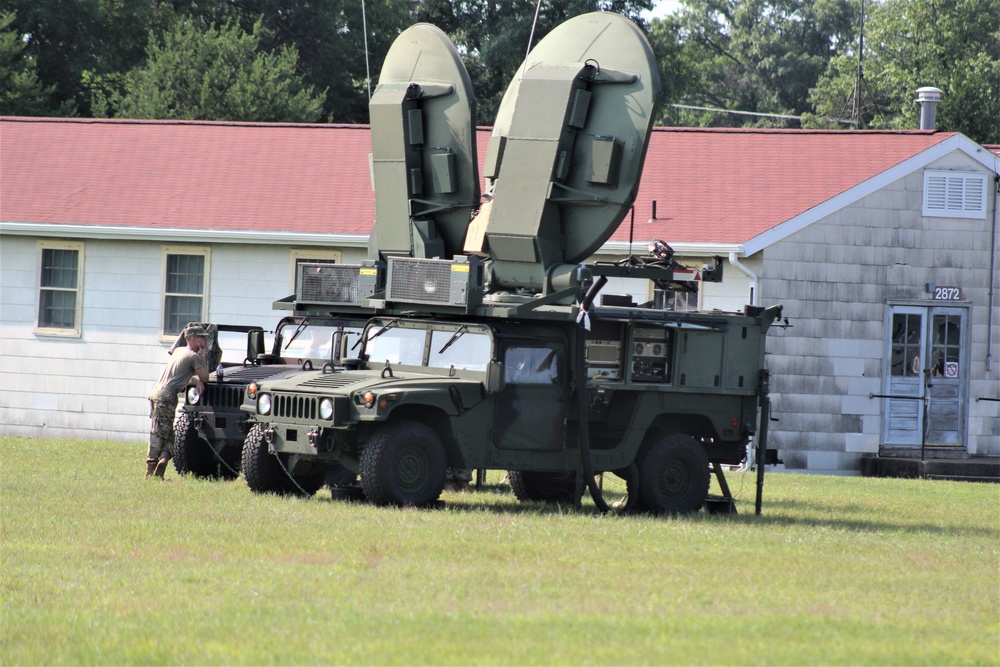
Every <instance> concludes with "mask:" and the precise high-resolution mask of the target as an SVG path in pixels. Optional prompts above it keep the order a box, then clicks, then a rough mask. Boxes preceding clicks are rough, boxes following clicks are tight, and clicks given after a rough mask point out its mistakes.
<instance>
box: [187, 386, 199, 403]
mask: <svg viewBox="0 0 1000 667" xmlns="http://www.w3.org/2000/svg"><path fill="white" fill-rule="evenodd" d="M200 400H201V392H200V391H198V387H188V390H187V402H188V405H198V401H200Z"/></svg>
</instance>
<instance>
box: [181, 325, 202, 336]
mask: <svg viewBox="0 0 1000 667" xmlns="http://www.w3.org/2000/svg"><path fill="white" fill-rule="evenodd" d="M183 333H184V337H185V338H194V337H196V336H197V337H200V338H208V332H206V331H205V329H204V328H203V327H200V326H197V325H194V324H189V325H187V326H186V327H184V332H183Z"/></svg>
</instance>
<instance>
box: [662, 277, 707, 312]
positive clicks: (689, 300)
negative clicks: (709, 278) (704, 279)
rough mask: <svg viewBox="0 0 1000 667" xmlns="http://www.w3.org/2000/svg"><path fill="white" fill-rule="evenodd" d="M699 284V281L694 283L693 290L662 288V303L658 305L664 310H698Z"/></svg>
mask: <svg viewBox="0 0 1000 667" xmlns="http://www.w3.org/2000/svg"><path fill="white" fill-rule="evenodd" d="M699 285H700V283H696V284H695V286H694V291H687V290H685V291H675V290H664V291H663V292H662V295H663V296H662V297H661V298H662V305H660V307H661V308H663V309H664V310H682V311H691V310H698V287H699Z"/></svg>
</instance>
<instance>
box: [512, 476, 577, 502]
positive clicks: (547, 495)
mask: <svg viewBox="0 0 1000 667" xmlns="http://www.w3.org/2000/svg"><path fill="white" fill-rule="evenodd" d="M507 481H508V482H509V483H510V489H511V491H513V492H514V497H515V498H517V499H518V500H520V501H521V502H543V503H564V504H571V503H572V502H573V501H574V500H575V499H576V473H573V472H539V471H537V470H508V471H507Z"/></svg>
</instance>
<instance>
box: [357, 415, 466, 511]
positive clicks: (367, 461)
mask: <svg viewBox="0 0 1000 667" xmlns="http://www.w3.org/2000/svg"><path fill="white" fill-rule="evenodd" d="M447 466H448V460H447V455H446V453H445V451H444V445H443V444H442V443H441V438H439V437H438V435H437V433H435V432H434V431H433V430H432V429H431V428H430V427H429V426H426V425H424V424H421V423H419V422H412V421H402V422H396V423H393V424H386V425H385V426H383V427H382V428H380V429H378V430H377V431H376V432H375V433H374V435H372V437H371V439H370V440H369V441H368V444H367V445H366V446H365V448H364V451H362V452H361V486H362V488H363V489H364V490H365V496H367V497H368V500H370V501H371V502H373V503H375V504H376V505H412V506H415V507H424V506H426V505H430V504H431V503H433V502H435V501H436V500H437V499H438V497H439V496H440V495H441V491H442V490H443V489H444V480H445V471H446V469H447Z"/></svg>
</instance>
